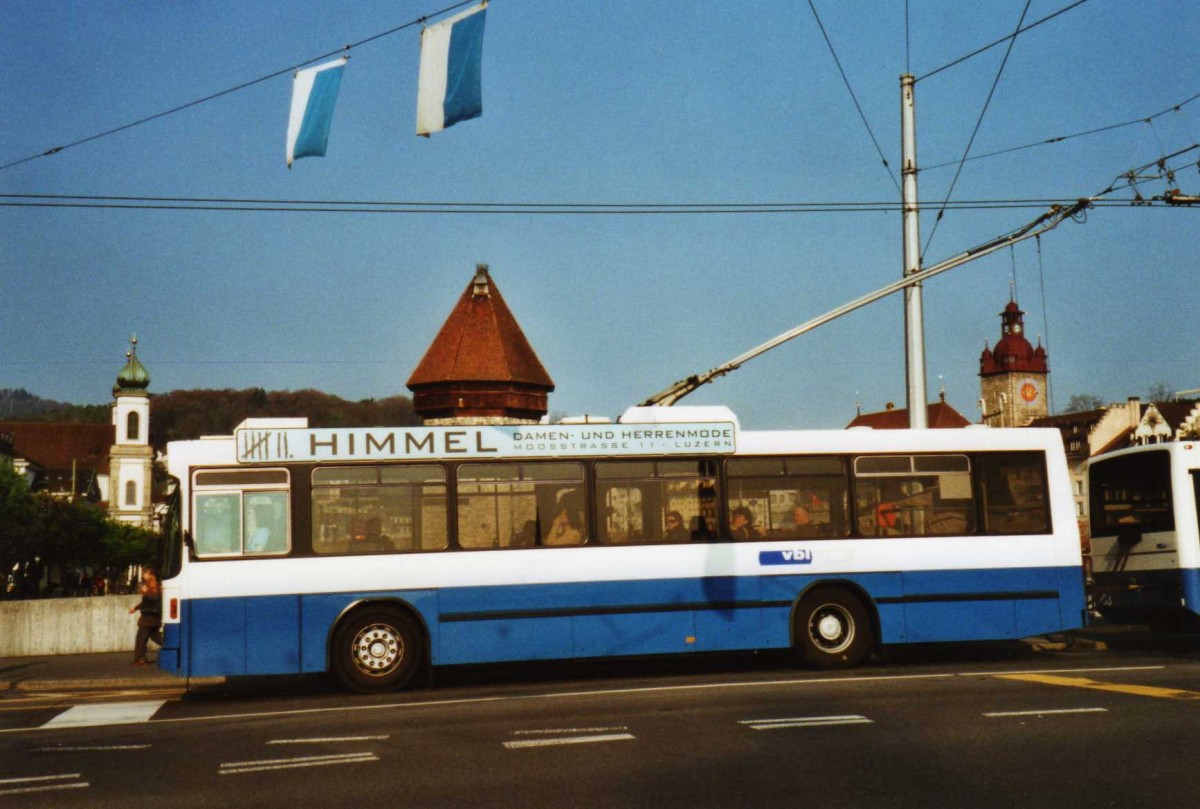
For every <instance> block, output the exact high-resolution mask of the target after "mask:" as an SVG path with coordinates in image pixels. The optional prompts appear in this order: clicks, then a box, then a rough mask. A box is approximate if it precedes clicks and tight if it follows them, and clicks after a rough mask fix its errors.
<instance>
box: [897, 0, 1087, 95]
mask: <svg viewBox="0 0 1200 809" xmlns="http://www.w3.org/2000/svg"><path fill="white" fill-rule="evenodd" d="M1087 1H1088V0H1076V2H1074V3H1072V4H1071V5H1069V6H1066V7H1064V8H1060V9H1059V10H1058V11H1056V12H1054V13H1053V14H1048V15H1047V16H1045V17H1042V18H1041V19H1040V20H1037V21H1036V22H1031V23H1030V24H1029V25H1027V26H1025V27H1024V28H1021V27H1019V26H1018V28H1017V30H1016V31H1013V32H1012V33H1011V34H1009V35H1008V36H1006V37H1001V38H1000V39H997V40H996V41H995V42H992V43H990V44H988V45H984V46H983V47H982V48H979V49H977V50H974V51H971V52H970V53H968V54H967V55H965V56H960V57H959V58H957V59H955V60H954V61H953V62H948V63H947V64H944V65H942V66H941V67H939V68H937V69H936V70H931V71H929V72H928V73H926V74H925V75H924V76H919V77H918V78H917V79H916V81H924V80H925V79H928V78H929V77H931V76H936V75H937V74H939V73H941V72H942V71H943V70H949V69H950V68H952V67H955V66H957V65H960V64H962V63H963V62H965V61H967V60H968V59H971V58H973V57H976V56H978V55H979V54H981V53H985V52H986V51H990V50H991V49H992V48H994V47H996V46H997V45H1000V44H1002V43H1004V42H1008V41H1009V40H1013V39H1016V38H1017V35H1019V34H1023V33H1025V32H1026V31H1029V30H1031V29H1033V28H1037V27H1038V26H1039V25H1041V24H1042V23H1044V22H1049V21H1050V20H1052V19H1054V18H1055V17H1057V16H1059V15H1060V14H1065V13H1067V12H1068V11H1070V10H1071V9H1073V8H1077V7H1079V6H1082V5H1083V4H1084V3H1086V2H1087Z"/></svg>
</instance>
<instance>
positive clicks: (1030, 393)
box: [1019, 379, 1042, 405]
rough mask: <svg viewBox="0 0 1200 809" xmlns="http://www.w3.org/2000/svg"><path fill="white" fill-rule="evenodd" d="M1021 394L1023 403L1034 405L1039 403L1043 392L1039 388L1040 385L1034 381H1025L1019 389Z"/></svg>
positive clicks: (1022, 381)
mask: <svg viewBox="0 0 1200 809" xmlns="http://www.w3.org/2000/svg"><path fill="white" fill-rule="evenodd" d="M1019 390H1020V393H1021V401H1023V402H1025V404H1027V405H1032V404H1034V403H1036V402H1037V400H1038V399H1040V398H1041V396H1042V390H1041V388H1039V387H1038V383H1037V382H1035V381H1034V380H1032V379H1023V380H1021V384H1020V387H1019Z"/></svg>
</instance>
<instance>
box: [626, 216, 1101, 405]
mask: <svg viewBox="0 0 1200 809" xmlns="http://www.w3.org/2000/svg"><path fill="white" fill-rule="evenodd" d="M1091 205H1092V201H1091V199H1088V198H1084V199H1080V200H1077V201H1076V202H1074V203H1073V204H1071V205H1054V206H1053V207H1051V209H1050V210H1049V211H1047V212H1046V213H1044V214H1042V215H1041V216H1039V217H1038V218H1037V219H1034V220H1033V221H1032V222H1030V223H1029V224H1027V225H1024V226H1023V227H1020V228H1018V229H1017V230H1014V231H1012V232H1011V233H1008V234H1007V235H1004V236H1000V237H998V238H996V239H993V240H991V241H990V242H985V243H984V244H981V245H978V246H976V247H972V248H971V249H970V250H967V251H965V252H963V253H959V254H958V255H957V256H953V257H951V258H948V259H946V260H945V261H942V262H940V263H938V264H935V265H933V266H932V267H926V268H925V269H923V270H921V271H920V272H917V273H914V274H912V275H908V276H905V277H903V278H901V279H900V280H898V281H894V282H892V283H890V284H888V285H887V286H884V287H880V288H879V289H877V290H875V291H874V292H871V293H868V294H867V295H863V296H862V297H861V298H857V299H856V300H853V301H850V302H849V303H846V304H843V305H841V306H839V307H837V308H836V309H831V310H830V311H828V312H826V313H825V314H823V315H820V316H819V317H815V318H813V319H812V320H809V321H808V322H807V323H803V324H801V325H799V326H796V327H795V328H794V329H791V330H789V331H786V332H784V333H783V334H780V335H779V336H777V337H774V338H772V339H770V340H768V341H767V342H765V343H763V344H762V345H760V346H758V347H756V348H752V349H750V350H749V351H747V352H746V353H744V354H742V355H740V356H738V357H735V358H734V359H732V360H730V361H729V362H726V363H724V364H723V365H718V366H717V367H715V368H712V369H710V370H708V371H705V372H704V373H702V374H694V375H693V376H689V377H686V378H684V379H681V380H679V381H678V382H676V383H675V384H673V385H671V386H670V387H668V388H666V389H665V390H662V391H659V392H658V393H656V394H654V395H653V396H651V397H650V398H649V399H646V400H645V401H643V402H641V406H643V407H653V406H658V407H670V406H671V405H674V404H675V403H676V402H678V401H679V400H680V399H682V398H683V397H684V396H687V395H688V394H689V393H692V392H693V391H695V390H697V389H698V388H700V387H701V386H702V385H707V384H708V383H709V382H712V381H713V380H714V379H717V378H719V377H722V376H725V374H728V373H729V372H731V371H736V370H737V369H738V368H740V367H742V366H743V365H745V364H746V363H747V362H749V361H750V360H752V359H754V358H756V357H758V356H760V355H762V354H765V353H766V352H768V351H770V350H771V349H772V348H776V347H777V346H780V345H782V344H783V343H786V342H788V341H789V340H792V339H794V338H796V337H799V336H800V335H802V334H804V333H805V332H810V331H812V330H813V329H815V328H817V327H818V326H823V325H825V324H826V323H828V322H829V321H831V320H836V319H837V318H839V317H841V316H842V315H846V314H849V313H850V312H853V311H855V310H856V309H861V308H862V307H864V306H866V305H867V304H869V303H874V302H875V301H877V300H879V299H881V298H886V297H887V296H888V295H893V294H895V293H897V292H900V291H901V290H903V289H907V288H908V287H911V286H913V285H915V284H919V283H921V282H922V281H925V280H927V279H929V278H932V277H933V276H935V275H940V274H941V273H944V272H946V271H947V270H952V269H954V268H955V267H960V266H962V265H963V264H966V263H967V262H969V261H974V260H975V259H977V258H982V257H983V256H986V255H988V254H989V253H994V252H995V251H997V250H1000V249H1002V248H1004V247H1008V246H1009V245H1012V244H1017V243H1018V242H1022V241H1024V240H1025V239H1030V238H1033V237H1034V236H1038V235H1041V234H1042V233H1045V232H1046V231H1049V230H1053V229H1054V228H1056V227H1058V225H1059V224H1061V223H1062V221H1063V220H1064V219H1067V218H1068V217H1074V216H1076V215H1077V214H1079V213H1082V212H1083V211H1085V210H1086V209H1088V208H1090V207H1091Z"/></svg>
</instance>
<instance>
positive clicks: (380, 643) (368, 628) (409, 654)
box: [332, 608, 423, 694]
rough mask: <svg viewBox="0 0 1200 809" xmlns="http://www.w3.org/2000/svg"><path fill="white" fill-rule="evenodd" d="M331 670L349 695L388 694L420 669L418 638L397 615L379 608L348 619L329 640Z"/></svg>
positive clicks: (407, 681) (402, 616)
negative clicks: (331, 641)
mask: <svg viewBox="0 0 1200 809" xmlns="http://www.w3.org/2000/svg"><path fill="white" fill-rule="evenodd" d="M333 644H334V648H333V655H332V657H333V669H334V672H335V673H336V674H337V676H338V679H339V680H341V682H342V684H343V685H345V686H346V687H347V688H349V689H350V690H352V691H358V692H359V693H364V694H365V693H371V692H374V691H392V690H394V689H397V688H403V687H404V686H405V685H408V684H409V683H410V682H411V681H412V679H413V677H414V676H416V673H417V670H418V669H419V668H420V666H421V660H422V656H423V652H422V649H421V635H420V633H419V632H418V631H417V629H416V627H415V626H414V625H413V623H412V621H411V620H409V619H408V618H407V617H406V616H404V615H402V614H401V613H399V612H397V611H395V610H390V609H382V608H374V609H367V610H363V611H362V612H359V613H357V614H354V615H351V616H350V617H349V618H348V619H347V620H346V622H345V623H344V624H343V625H342V626H341V627H340V628H339V629H338V631H337V633H336V634H335V636H334V640H333Z"/></svg>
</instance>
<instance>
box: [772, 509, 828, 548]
mask: <svg viewBox="0 0 1200 809" xmlns="http://www.w3.org/2000/svg"><path fill="white" fill-rule="evenodd" d="M825 528H828V526H825ZM779 533H780V534H781V535H783V536H785V537H788V538H789V539H791V538H796V539H805V538H807V537H816V536H822V535H823V534H824V531H822V527H821V526H819V525H817V523H815V522H813V518H812V512H810V511H809V510H808V507H807V506H803V505H801V504H799V503H797V504H796V505H795V506H794V507H793V508H792V519H791V521H790V522H785V523H783V524H782V525H781V526H780V527H779Z"/></svg>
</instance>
